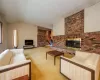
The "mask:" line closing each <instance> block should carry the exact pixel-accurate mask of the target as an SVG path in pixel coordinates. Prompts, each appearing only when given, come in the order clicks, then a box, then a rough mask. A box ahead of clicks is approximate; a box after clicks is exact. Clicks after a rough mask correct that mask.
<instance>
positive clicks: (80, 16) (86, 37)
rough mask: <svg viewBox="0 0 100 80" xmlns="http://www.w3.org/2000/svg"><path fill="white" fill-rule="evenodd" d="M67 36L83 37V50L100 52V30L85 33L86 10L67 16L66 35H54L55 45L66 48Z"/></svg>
mask: <svg viewBox="0 0 100 80" xmlns="http://www.w3.org/2000/svg"><path fill="white" fill-rule="evenodd" d="M67 38H81V39H82V42H81V50H82V51H87V52H94V53H98V54H100V32H90V33H84V10H82V11H80V12H78V13H76V14H74V15H72V16H69V17H67V18H65V35H59V36H54V37H53V40H54V45H53V46H55V47H60V48H66V46H65V41H66V39H67Z"/></svg>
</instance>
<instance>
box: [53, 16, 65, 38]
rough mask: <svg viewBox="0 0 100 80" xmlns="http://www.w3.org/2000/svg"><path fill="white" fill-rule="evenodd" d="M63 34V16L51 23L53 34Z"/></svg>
mask: <svg viewBox="0 0 100 80" xmlns="http://www.w3.org/2000/svg"><path fill="white" fill-rule="evenodd" d="M57 35H65V21H64V18H62V19H61V20H59V21H58V22H56V23H55V24H53V36H57Z"/></svg>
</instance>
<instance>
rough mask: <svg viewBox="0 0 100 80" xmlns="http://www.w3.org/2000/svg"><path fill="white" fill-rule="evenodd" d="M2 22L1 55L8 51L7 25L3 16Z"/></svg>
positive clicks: (0, 18)
mask: <svg viewBox="0 0 100 80" xmlns="http://www.w3.org/2000/svg"><path fill="white" fill-rule="evenodd" d="M0 22H2V43H1V44H0V53H1V52H2V51H4V50H5V49H7V40H8V39H7V24H6V21H5V20H4V18H3V17H2V15H0Z"/></svg>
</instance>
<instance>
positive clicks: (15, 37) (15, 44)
mask: <svg viewBox="0 0 100 80" xmlns="http://www.w3.org/2000/svg"><path fill="white" fill-rule="evenodd" d="M17 46H18V45H17V30H14V48H17Z"/></svg>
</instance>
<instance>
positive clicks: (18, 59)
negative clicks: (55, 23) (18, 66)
mask: <svg viewBox="0 0 100 80" xmlns="http://www.w3.org/2000/svg"><path fill="white" fill-rule="evenodd" d="M24 60H26V58H25V56H24V54H23V53H20V54H16V55H15V56H14V57H13V58H12V59H11V62H10V64H12V63H15V62H21V61H24Z"/></svg>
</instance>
